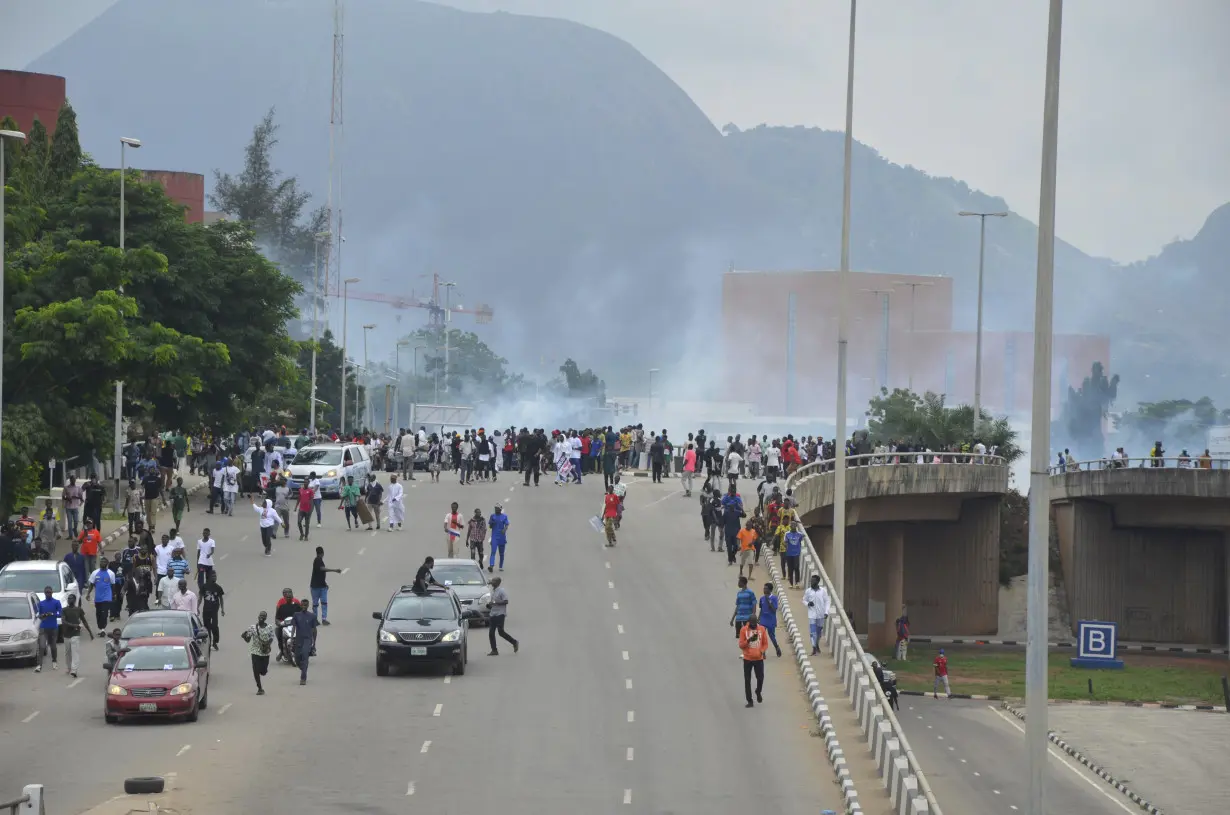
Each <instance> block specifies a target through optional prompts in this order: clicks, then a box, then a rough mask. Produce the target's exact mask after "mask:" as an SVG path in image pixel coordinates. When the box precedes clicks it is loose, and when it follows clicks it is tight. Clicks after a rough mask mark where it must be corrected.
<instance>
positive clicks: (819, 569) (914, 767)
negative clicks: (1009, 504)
mask: <svg viewBox="0 0 1230 815" xmlns="http://www.w3.org/2000/svg"><path fill="white" fill-rule="evenodd" d="M893 455H895V454H892V453H889V454H888V457H889V458H890V459H891V458H892V456H893ZM911 455H914V456H917V455H918V454H911ZM941 455H946V456H956V457H963V458H962V459H961V460H962V461H963V462H965V463H969V462H971V461H972V459H973V458H974V457H976V456H978V454H975V453H944V454H941ZM871 458H879V459H884V458H885V454H882V453H881V454H870V455H864V456H850V457H848V459H847V460H849V459H871ZM980 458H983V459H993V461H992V463H994V464H999V465H1001V466H1006V464H1007V462H1006V461H1005V459H1003V458H1002V457H1001V456H989V455H987V456H981V457H980ZM825 463H829V464H830V468H829V471H831V469H832V467H831V461H830V462H826V461H817V462H812V464H809V465H805V466H804V467H800V468H799V469H798V470H797V471H796V472H795V473H794V474H793V475H791V476H790V477H789V478H788V479H787V480H786V486H787V487H788V488H794V487H795V486H796V485H797V483H798V481H800V480H803V479H806V478H814V477H816V476H817V475H819V474H822V473H823V472H825V471H824V470H819V469H817V470H816V471H815V472H812V473H810V474H808V473H807V472H806V470H807V468H808V467H811V466H815V467H819V466H820V465H823V464H825ZM855 466H874V465H855ZM879 466H933V465H931V464H922V465H919V464H913V465H905V464H898V465H883V464H882V465H879ZM803 542H804V549H803V558H802V561H803V563H802V565H803V569H802V571H803V584H804V585H807V584H808V583H810V581H811V576H812V575H813V574H817V575H819V576H820V581H821V582H822V583H823V584H824V586H825V588H826V589H827V590H828V592H829V598H830V601H831V603H832V606H833V608H834V609H836V614H834V615H830V616H829V622H830V623H834V622H835V625H836V626H837V628H838V630H837V631H835V632H834V634H833V636H832V638H831V640H830V642H833V643H835V642H837V641H839V640H840V639H841V634H842V632H844V633H845V634H846V637H847V638H848V639H849V641H850V643H851V647H852V648H853V649H854V651H855V653H856V655H857V658H858V665H859V666H861V669H862V671H863V672H864V673H869V672H870V663H869V662H868V659H867V653H866V652H865V651H864V650H863V645H862V643H861V642H860V641H859V639H858V634H857V633H856V632H855V630H854V625H853V624H852V623H851V622H850V618H849V617H847V616H846V611H845V602H844V600H842V598H841V597H840V596H839V595H838V594H837V589H836V588H835V587H834V586H833V581H832V580H831V579H830V578H829V575H828V572H826V571H825V570H824V564H823V563H822V562H821V561H820V556H819V555H818V554H817V553H816V548H815V546H814V545H813V544H812V542H811V537H810V536H809V535H807V532H806V530H804V533H803ZM870 679H871V681H870V682H869V683H868V684H869V687H870V688H871V689H873V690H874V692H875V696H876V702H877V704H878V705H879V706H880V707H881V708H883V710H884V717H885V719H887V720H888V722H889V724H890V726H891V727H892V731H893V734H894V736H895V738H896V739H897V741H898V743H899V744H900V745H901V753H902V755H903V756H904V757H905V759H906V761H907V762H908V764H909V767H910V772H911V773H913V775H914V777H915V778H916V779H917V780H918V790H919V792H921V793H922V795H923V797H924V798H926V800H927V806H928V808H929V811H930V815H943V811H942V810H941V809H940V805H939V802H938V801H937V800H936V799H935V793H934V792H932V790H931V785H930V784H929V783H928V782H927V777H926V776H925V775H924V774H923V771H922V767H921V766H920V765H919V763H918V759H917V758H916V757H915V755H914V751H913V749H912V748H911V747H910V743H909V740H908V739H906V736H905V731H903V730H902V729H901V723H900V722H899V721H898V720H897V716H896V714H895V713H893V709H892V705H890V704H889V702H888V697H887V696H886V695H885V694H884V689H883V688H881V687H880V683H879V682H877V681H875V677H874V676H871V677H870Z"/></svg>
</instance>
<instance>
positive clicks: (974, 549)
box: [788, 453, 1008, 648]
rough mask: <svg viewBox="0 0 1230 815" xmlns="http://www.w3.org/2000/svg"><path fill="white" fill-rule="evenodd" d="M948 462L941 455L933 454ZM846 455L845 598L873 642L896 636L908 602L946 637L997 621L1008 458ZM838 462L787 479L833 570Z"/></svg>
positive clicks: (985, 630) (921, 627)
mask: <svg viewBox="0 0 1230 815" xmlns="http://www.w3.org/2000/svg"><path fill="white" fill-rule="evenodd" d="M937 456H938V457H939V459H940V461H939V462H936V461H935V457H937ZM923 458H924V460H923V462H922V463H919V454H917V453H913V454H906V455H900V456H897V455H894V454H870V455H859V456H849V457H847V459H846V461H847V467H848V469H847V473H846V501H847V504H846V526H847V529H846V557H845V576H844V577H845V596H844V597H843V601H844V603H845V607H846V609H847V610H848V611H849V612H850V613H851V616H852V622H853V624H854V626H855V628H856V630H857V631H859V632H860V633H863V632H865V633H866V634H867V636H868V645H869V646H870V647H871V648H881V647H883V646H884V645H887V644H890V643H891V642H892V641H893V639H894V638H895V633H894V629H893V621H894V620H895V619H896V618H897V616H898V614H899V613H900V610H901V608H902V607H903V606H905V607H906V608H908V609H909V614H910V622H911V625H912V627H913V628H914V629H915V630H918V631H927V632H935V633H937V634H941V633H942V634H946V635H958V634H960V635H979V634H994V633H995V632H996V630H997V629H998V626H999V533H1000V506H1001V503H1002V498H1003V495H1004V494H1005V493H1006V492H1007V491H1008V465H1007V462H1006V461H1005V460H1004V459H1003V458H1001V457H999V456H989V455H978V454H974V453H940V454H931V455H927V456H924V457H923ZM833 480H834V478H833V462H832V461H831V460H827V461H816V462H812V463H811V464H808V465H805V466H804V467H801V468H799V470H798V471H797V472H796V473H795V474H793V475H792V476H791V478H790V480H789V482H788V483H789V485H790V487H791V488H792V489H793V491H794V497H795V500H797V501H798V511H799V518H800V520H801V521H802V522H803V525H804V526H805V527H806V528H807V533H808V537H809V538H810V540H811V541H812V543H813V545H814V546H815V549H816V551H817V553H818V554H819V557H820V560H821V562H822V563H823V565H824V568H825V571H826V572H829V573H832V569H833Z"/></svg>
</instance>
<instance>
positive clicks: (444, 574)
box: [431, 558, 491, 625]
mask: <svg viewBox="0 0 1230 815" xmlns="http://www.w3.org/2000/svg"><path fill="white" fill-rule="evenodd" d="M431 574H432V576H433V577H435V578H436V582H438V583H443V584H444V585H445V586H447V587H448V588H450V589H452V590H453V594H455V595H457V599H458V600H459V601H461V610H462V611H466V610H467V609H468V610H471V611H473V612H475V617H474V618H473V622H476V623H482V624H483V625H486V624H487V621H488V620H489V619H490V617H491V612H490V610H488V608H487V604H488V603H490V602H491V584H490V583H488V582H487V573H486V572H484V571H483V569H482V567H481V566H479V565H478V564H477V563H475V562H474V561H473V560H470V559H469V558H438V559H437V560H436V565H435V566H433V567H432V569H431Z"/></svg>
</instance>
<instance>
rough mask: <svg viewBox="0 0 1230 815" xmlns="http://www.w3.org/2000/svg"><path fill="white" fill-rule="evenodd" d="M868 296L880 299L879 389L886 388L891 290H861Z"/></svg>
mask: <svg viewBox="0 0 1230 815" xmlns="http://www.w3.org/2000/svg"><path fill="white" fill-rule="evenodd" d="M861 291H865V292H867V293H868V294H874V295H876V296H877V297H880V298H882V299H881V300H880V366H879V367H880V371H879V374H880V376H879V379H880V387H881V388H887V387H888V338H889V321H888V320H889V305H890V304H889V298H891V297H892V296H893V290H892V289H862V290H861Z"/></svg>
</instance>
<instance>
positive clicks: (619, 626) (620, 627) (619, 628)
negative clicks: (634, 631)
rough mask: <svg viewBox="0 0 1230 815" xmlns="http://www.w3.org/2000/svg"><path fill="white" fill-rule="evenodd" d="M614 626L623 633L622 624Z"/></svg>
mask: <svg viewBox="0 0 1230 815" xmlns="http://www.w3.org/2000/svg"><path fill="white" fill-rule="evenodd" d="M615 628H616V629H617V630H618V631H619V633H620V634H622V633H624V627H623V626H622V625H617V626H615Z"/></svg>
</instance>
